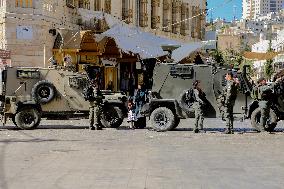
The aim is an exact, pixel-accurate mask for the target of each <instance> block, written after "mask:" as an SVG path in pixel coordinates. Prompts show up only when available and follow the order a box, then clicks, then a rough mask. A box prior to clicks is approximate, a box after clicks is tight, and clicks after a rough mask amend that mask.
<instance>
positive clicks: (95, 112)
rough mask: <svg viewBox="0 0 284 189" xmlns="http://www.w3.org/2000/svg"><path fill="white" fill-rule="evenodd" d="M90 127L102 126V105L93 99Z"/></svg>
mask: <svg viewBox="0 0 284 189" xmlns="http://www.w3.org/2000/svg"><path fill="white" fill-rule="evenodd" d="M89 110H90V112H89V122H90V127H94V126H95V127H100V116H101V106H100V104H99V103H97V102H94V101H91V102H90V107H89Z"/></svg>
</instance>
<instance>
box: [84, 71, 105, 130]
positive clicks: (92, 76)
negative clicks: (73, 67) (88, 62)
mask: <svg viewBox="0 0 284 189" xmlns="http://www.w3.org/2000/svg"><path fill="white" fill-rule="evenodd" d="M85 71H86V73H87V76H88V80H89V87H88V88H87V89H86V92H85V93H86V94H84V95H85V99H86V100H88V101H89V102H90V105H89V110H90V112H89V122H90V125H89V129H90V130H102V125H101V122H100V117H101V113H102V103H103V95H102V93H101V91H100V85H99V84H100V77H99V72H100V71H99V68H94V67H91V66H85Z"/></svg>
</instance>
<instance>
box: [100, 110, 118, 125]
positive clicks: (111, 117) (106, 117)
mask: <svg viewBox="0 0 284 189" xmlns="http://www.w3.org/2000/svg"><path fill="white" fill-rule="evenodd" d="M122 122H123V113H122V110H121V109H120V108H119V107H116V106H107V107H105V110H104V111H103V113H102V114H101V124H102V125H103V126H104V127H106V128H118V127H119V126H120V125H121V124H122Z"/></svg>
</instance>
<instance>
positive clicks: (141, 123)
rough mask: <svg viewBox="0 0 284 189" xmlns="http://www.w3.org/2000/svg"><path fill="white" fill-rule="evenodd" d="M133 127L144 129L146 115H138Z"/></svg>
mask: <svg viewBox="0 0 284 189" xmlns="http://www.w3.org/2000/svg"><path fill="white" fill-rule="evenodd" d="M134 127H135V129H145V127H146V117H140V118H138V119H137V121H135V122H134Z"/></svg>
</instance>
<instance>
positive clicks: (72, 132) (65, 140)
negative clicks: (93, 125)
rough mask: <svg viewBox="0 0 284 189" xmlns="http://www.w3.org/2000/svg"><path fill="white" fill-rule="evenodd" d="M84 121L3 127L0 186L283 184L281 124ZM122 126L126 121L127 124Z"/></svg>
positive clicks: (221, 187)
mask: <svg viewBox="0 0 284 189" xmlns="http://www.w3.org/2000/svg"><path fill="white" fill-rule="evenodd" d="M87 123H88V122H87V121H86V120H73V121H61V122H60V121H43V125H44V126H41V127H40V128H39V129H37V130H33V131H22V130H16V129H14V128H13V127H4V128H1V130H0V188H1V189H79V188H80V189H85V188H86V189H88V188H89V189H105V188H107V189H112V188H115V189H128V188H129V189H132V188H133V189H136V188H137V189H160V188H162V189H163V188H165V189H181V188H184V189H234V188H236V189H248V188H251V189H283V188H284V148H283V146H284V132H283V131H284V125H283V123H280V124H279V126H278V130H277V132H275V133H273V134H269V133H255V132H254V131H253V130H252V129H251V128H249V124H248V123H247V122H244V123H242V122H238V123H236V127H237V128H238V129H237V132H236V134H234V135H224V134H222V133H220V131H222V130H223V127H224V123H223V122H221V121H219V120H218V119H207V120H206V122H205V124H206V126H207V133H202V134H193V133H192V131H191V129H189V128H190V127H191V126H192V120H186V121H183V122H181V126H180V127H179V128H178V129H177V130H176V131H171V132H165V133H157V132H153V131H149V130H147V129H144V130H128V129H127V127H121V128H120V129H119V130H116V129H107V130H103V131H89V130H88V129H86V128H87V127H86V126H87ZM124 126H126V124H124Z"/></svg>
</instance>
